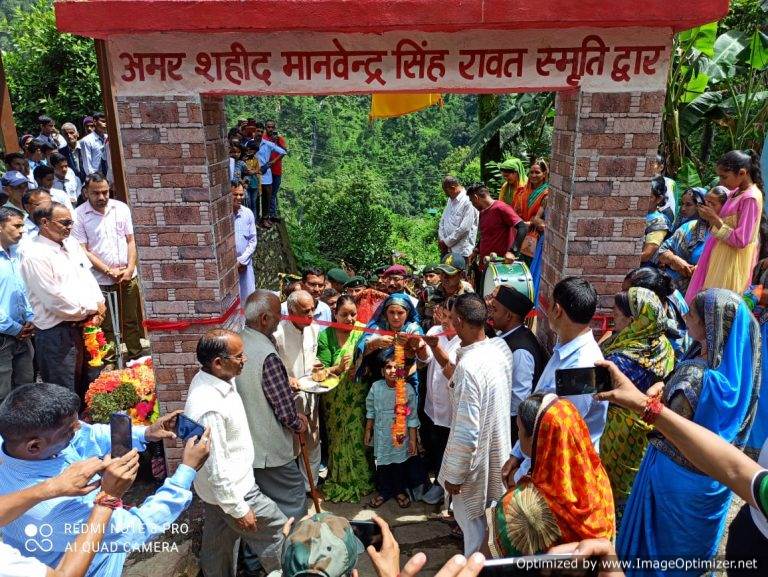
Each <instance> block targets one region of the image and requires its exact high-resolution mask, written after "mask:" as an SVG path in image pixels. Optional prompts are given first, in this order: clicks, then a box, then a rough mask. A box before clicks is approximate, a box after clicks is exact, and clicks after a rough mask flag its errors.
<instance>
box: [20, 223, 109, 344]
mask: <svg viewBox="0 0 768 577" xmlns="http://www.w3.org/2000/svg"><path fill="white" fill-rule="evenodd" d="M21 276H22V277H23V278H24V284H25V285H26V286H27V291H28V293H29V295H28V296H29V302H30V304H31V305H32V310H33V311H34V313H35V320H34V323H35V326H36V327H37V328H38V329H49V328H51V327H54V326H56V325H58V324H60V323H62V322H65V321H82V320H85V319H86V318H87V317H89V316H91V315H94V314H96V312H97V311H98V307H99V305H100V304H103V303H104V295H102V294H101V289H100V288H99V284H98V283H97V282H96V279H95V278H93V275H92V274H91V263H90V261H89V260H88V256H87V255H86V254H85V251H84V250H83V249H82V247H81V246H80V245H79V244H78V243H77V241H76V240H75V239H74V238H72V237H71V236H70V237H67V238H65V239H64V243H63V246H62V245H60V244H58V243H56V242H53V241H52V240H50V239H48V238H46V237H44V236H40V235H38V237H37V238H35V239H34V240H33V241H31V242H29V243H26V244H25V246H24V258H22V259H21Z"/></svg>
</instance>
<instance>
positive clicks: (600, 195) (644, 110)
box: [539, 91, 664, 341]
mask: <svg viewBox="0 0 768 577" xmlns="http://www.w3.org/2000/svg"><path fill="white" fill-rule="evenodd" d="M663 102H664V93H663V92H649V93H640V92H632V93H620V94H619V93H616V94H613V93H586V92H580V91H572V92H561V93H559V94H558V95H557V98H556V100H555V107H556V112H557V116H556V117H555V130H554V133H553V135H552V161H551V165H550V172H551V175H552V176H551V192H550V196H549V202H548V207H547V233H546V243H545V249H544V263H543V272H542V282H541V289H540V294H541V295H543V296H544V297H545V298H548V297H549V296H550V295H551V294H552V288H553V287H554V285H555V284H556V283H557V282H558V281H559V280H560V279H561V278H564V277H566V276H571V275H575V276H580V277H583V278H585V279H587V280H589V281H590V282H592V283H593V284H594V285H595V288H596V289H597V292H598V294H599V297H600V305H599V308H600V309H602V310H604V311H605V310H606V309H609V308H610V307H611V306H612V298H613V295H614V293H616V292H618V291H619V290H620V289H621V283H622V281H623V279H624V276H625V275H626V273H627V272H629V271H630V270H632V269H633V268H635V267H637V266H638V265H639V264H640V260H639V256H640V253H641V251H642V233H643V230H644V229H645V212H646V206H647V198H648V195H649V173H650V163H651V161H652V159H653V158H654V156H655V155H656V150H657V147H658V144H659V136H658V135H659V132H660V129H661V107H662V105H663ZM542 312H543V311H541V310H540V313H542ZM540 319H541V322H540V323H539V334H540V336H542V337H543V338H544V341H550V340H551V334H550V333H549V330H548V324H547V320H546V315H545V314H540Z"/></svg>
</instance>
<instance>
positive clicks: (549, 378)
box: [512, 330, 608, 482]
mask: <svg viewBox="0 0 768 577" xmlns="http://www.w3.org/2000/svg"><path fill="white" fill-rule="evenodd" d="M601 360H603V353H602V352H601V351H600V346H599V345H598V344H597V341H595V337H594V336H593V335H592V331H591V330H589V331H587V332H585V333H583V334H581V335H579V336H578V337H576V338H575V339H573V340H571V341H568V342H567V343H565V344H562V345H561V344H560V343H558V344H557V345H555V348H554V349H553V350H552V357H551V358H550V359H549V362H548V363H547V366H546V367H544V371H543V372H542V373H541V377H539V382H538V383H537V385H536V388H535V389H534V391H533V392H534V393H541V394H547V393H554V392H555V371H557V370H558V369H574V368H581V367H594V366H595V361H601ZM563 398H566V399H568V400H569V401H571V402H572V403H573V404H574V405H575V406H576V408H577V409H578V410H579V413H581V416H582V417H583V418H584V421H585V422H586V424H587V428H588V429H589V436H590V437H591V438H592V444H593V445H594V446H595V449H596V450H598V451H599V450H600V437H601V436H602V435H603V429H605V419H606V417H607V415H608V403H607V402H606V401H597V400H595V398H594V397H593V396H592V395H572V396H568V397H563ZM512 455H513V456H515V457H517V458H518V459H524V461H523V462H522V463H521V465H520V469H518V471H517V473H516V474H515V482H517V481H518V480H519V479H520V478H521V477H522V476H523V475H525V474H526V473H527V472H528V469H529V468H530V465H531V459H530V456H529V455H524V454H523V452H522V451H521V450H520V442H519V441H518V442H517V443H516V444H515V446H514V447H513V448H512Z"/></svg>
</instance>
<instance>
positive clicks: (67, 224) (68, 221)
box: [52, 218, 75, 228]
mask: <svg viewBox="0 0 768 577" xmlns="http://www.w3.org/2000/svg"><path fill="white" fill-rule="evenodd" d="M52 222H55V223H57V224H60V225H61V226H63V227H64V228H70V227H71V226H72V225H73V224H75V221H74V220H72V219H70V218H65V219H64V220H54V221H52Z"/></svg>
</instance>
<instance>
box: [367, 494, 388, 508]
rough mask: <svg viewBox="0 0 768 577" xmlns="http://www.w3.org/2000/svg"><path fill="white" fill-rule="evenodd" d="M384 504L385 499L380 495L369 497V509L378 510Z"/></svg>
mask: <svg viewBox="0 0 768 577" xmlns="http://www.w3.org/2000/svg"><path fill="white" fill-rule="evenodd" d="M385 502H386V499H384V497H382V496H381V495H374V496H373V497H371V499H370V501H368V505H367V506H368V507H370V508H371V509H378V508H379V507H381V506H382V505H383V504H384V503H385Z"/></svg>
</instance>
